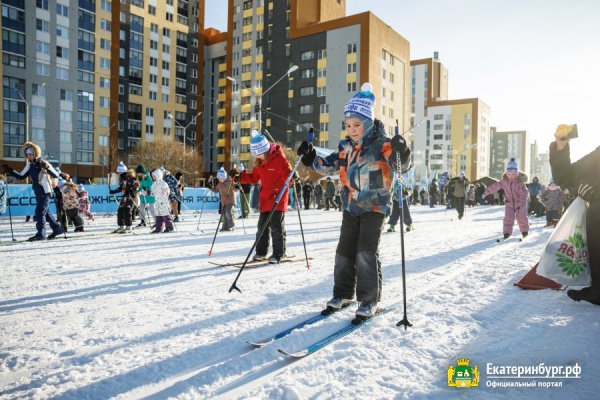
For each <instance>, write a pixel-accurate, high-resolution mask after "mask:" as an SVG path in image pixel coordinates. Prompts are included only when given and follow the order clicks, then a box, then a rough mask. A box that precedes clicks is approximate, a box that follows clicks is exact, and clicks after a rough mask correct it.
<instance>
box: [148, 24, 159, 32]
mask: <svg viewBox="0 0 600 400" xmlns="http://www.w3.org/2000/svg"><path fill="white" fill-rule="evenodd" d="M150 32H154V33H158V25H156V24H153V23H151V24H150Z"/></svg>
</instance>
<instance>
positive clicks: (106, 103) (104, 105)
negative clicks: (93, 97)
mask: <svg viewBox="0 0 600 400" xmlns="http://www.w3.org/2000/svg"><path fill="white" fill-rule="evenodd" d="M100 107H102V108H109V107H110V99H109V98H108V97H102V96H100Z"/></svg>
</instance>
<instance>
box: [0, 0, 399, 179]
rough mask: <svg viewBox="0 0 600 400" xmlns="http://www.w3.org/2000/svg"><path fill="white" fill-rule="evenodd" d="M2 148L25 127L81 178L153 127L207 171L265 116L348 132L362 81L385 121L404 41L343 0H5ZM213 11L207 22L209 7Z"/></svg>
mask: <svg viewBox="0 0 600 400" xmlns="http://www.w3.org/2000/svg"><path fill="white" fill-rule="evenodd" d="M0 1H1V5H2V65H0V73H1V75H2V78H3V92H2V100H3V114H2V116H1V117H0V118H2V120H1V121H0V122H1V123H2V126H3V128H4V130H3V135H2V140H1V141H0V146H1V149H2V162H7V161H9V162H10V161H12V162H15V161H22V154H21V145H22V143H23V142H24V141H25V140H27V139H31V140H34V141H35V142H36V143H38V144H39V145H40V147H41V149H42V151H43V155H44V156H45V157H47V158H54V159H55V160H59V161H61V162H62V169H63V170H65V171H68V172H69V173H70V174H71V175H72V176H73V177H75V178H76V179H78V180H79V181H87V180H88V179H95V180H96V181H98V180H100V179H102V177H105V176H106V175H107V174H108V173H109V172H114V168H115V166H116V165H117V163H118V162H119V161H125V163H127V164H129V162H128V161H129V160H128V158H127V155H128V154H129V153H130V152H131V151H132V150H133V149H135V148H136V147H137V146H139V145H140V144H141V143H144V142H146V141H152V140H154V139H155V138H156V137H157V135H163V136H169V137H172V138H174V139H176V140H178V141H180V142H181V143H182V145H183V147H184V148H188V149H189V148H194V149H196V150H197V151H198V152H199V153H201V154H202V156H203V159H204V166H203V170H204V172H205V173H209V172H214V171H216V170H217V169H218V168H219V167H221V166H224V167H226V168H229V167H230V166H231V164H233V163H238V162H247V161H249V160H250V148H249V144H250V133H251V131H252V130H253V129H259V128H262V130H263V131H265V130H266V131H267V132H268V133H269V134H270V135H271V136H272V137H273V139H274V140H276V141H279V142H282V143H283V144H284V145H286V146H290V147H294V146H296V145H297V143H298V142H299V141H301V140H304V139H305V138H306V137H307V135H308V131H309V129H310V128H311V127H313V128H314V130H315V143H316V144H318V145H320V146H323V147H330V148H335V147H336V146H337V142H338V140H339V139H340V138H343V137H345V132H344V127H343V123H342V122H343V108H344V105H345V104H346V102H347V101H348V100H349V98H350V97H351V96H352V95H354V94H355V93H356V92H357V91H359V90H360V87H361V84H362V83H364V82H370V83H371V84H372V85H373V88H374V94H375V97H376V101H377V104H376V110H375V116H376V117H377V118H379V119H381V120H382V121H383V123H384V125H385V127H386V131H387V132H389V133H390V134H392V133H393V131H394V128H395V126H396V124H397V123H398V125H399V128H400V130H401V131H405V130H407V128H408V127H409V123H410V117H409V112H410V94H409V88H410V80H409V79H410V78H409V77H410V61H409V60H410V58H409V43H408V41H406V40H405V39H404V38H403V37H402V36H400V35H399V34H398V33H397V32H395V31H394V30H393V29H392V28H390V27H389V26H388V25H386V24H385V23H383V22H382V21H381V20H380V19H379V18H377V17H376V16H375V15H373V14H371V13H368V12H367V13H362V14H358V15H352V16H346V1H345V0H303V1H299V0H228V1H227V2H225V1H223V2H222V3H223V7H227V9H228V12H229V16H228V29H227V31H226V32H218V31H216V30H215V29H204V25H205V15H204V4H205V2H204V0H52V1H50V0H30V1H29V0H0ZM207 17H208V25H210V16H207Z"/></svg>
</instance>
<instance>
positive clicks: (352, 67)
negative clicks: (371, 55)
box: [347, 63, 356, 74]
mask: <svg viewBox="0 0 600 400" xmlns="http://www.w3.org/2000/svg"><path fill="white" fill-rule="evenodd" d="M347 72H348V73H349V74H351V73H353V72H356V63H352V64H348V70H347Z"/></svg>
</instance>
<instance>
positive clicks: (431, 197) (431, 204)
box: [429, 178, 438, 208]
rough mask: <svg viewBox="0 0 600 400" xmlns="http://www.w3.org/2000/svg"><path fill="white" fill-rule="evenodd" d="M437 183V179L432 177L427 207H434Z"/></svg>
mask: <svg viewBox="0 0 600 400" xmlns="http://www.w3.org/2000/svg"><path fill="white" fill-rule="evenodd" d="M437 194H438V183H437V179H435V178H434V179H432V180H431V184H430V185H429V208H434V207H435V204H436V202H437Z"/></svg>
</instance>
